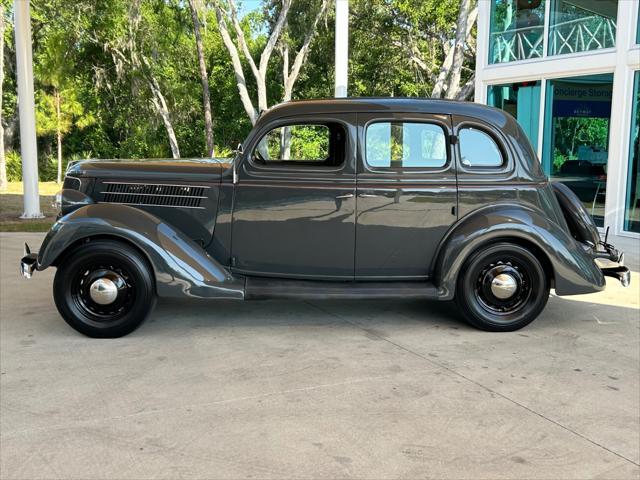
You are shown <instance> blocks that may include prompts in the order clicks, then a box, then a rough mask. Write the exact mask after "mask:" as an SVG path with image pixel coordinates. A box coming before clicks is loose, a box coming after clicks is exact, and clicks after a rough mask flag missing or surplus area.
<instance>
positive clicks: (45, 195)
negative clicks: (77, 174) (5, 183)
mask: <svg viewBox="0 0 640 480" xmlns="http://www.w3.org/2000/svg"><path fill="white" fill-rule="evenodd" d="M58 190H60V186H59V185H58V184H57V183H55V182H41V183H40V208H41V210H42V213H43V214H44V216H45V218H33V219H28V220H21V219H20V215H22V212H23V201H22V183H19V182H11V183H10V184H9V188H8V189H7V190H6V191H2V192H1V193H0V232H46V231H47V230H49V228H51V225H53V222H54V221H55V217H56V215H57V212H56V210H55V209H54V208H53V206H52V205H51V204H52V203H53V200H54V194H55V193H56V192H57V191H58Z"/></svg>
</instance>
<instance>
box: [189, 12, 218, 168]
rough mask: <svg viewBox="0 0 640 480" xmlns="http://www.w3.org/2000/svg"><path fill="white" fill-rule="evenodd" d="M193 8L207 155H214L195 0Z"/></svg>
mask: <svg viewBox="0 0 640 480" xmlns="http://www.w3.org/2000/svg"><path fill="white" fill-rule="evenodd" d="M189 7H190V8H191V18H192V19H193V33H194V35H195V37H196V49H197V50H198V62H199V64H200V82H201V83H202V107H203V109H204V130H205V135H206V138H207V156H209V157H213V152H214V144H213V119H212V115H211V101H210V99H209V77H208V75H207V64H206V63H205V60H204V48H203V46H202V36H201V35H200V20H199V19H198V11H197V10H196V6H195V3H194V0H189Z"/></svg>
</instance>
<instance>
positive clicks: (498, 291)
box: [491, 273, 518, 300]
mask: <svg viewBox="0 0 640 480" xmlns="http://www.w3.org/2000/svg"><path fill="white" fill-rule="evenodd" d="M517 291H518V282H517V281H516V279H515V278H513V277H512V276H511V275H509V274H508V273H500V274H498V275H496V276H495V277H494V278H493V280H492V281H491V293H493V295H494V296H495V297H496V298H499V299H500V300H506V299H507V298H511V297H513V295H515V293H516V292H517Z"/></svg>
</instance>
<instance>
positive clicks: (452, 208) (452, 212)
mask: <svg viewBox="0 0 640 480" xmlns="http://www.w3.org/2000/svg"><path fill="white" fill-rule="evenodd" d="M456 210H457V209H456V207H455V205H454V206H453V207H451V215H453V216H454V217H455V216H456Z"/></svg>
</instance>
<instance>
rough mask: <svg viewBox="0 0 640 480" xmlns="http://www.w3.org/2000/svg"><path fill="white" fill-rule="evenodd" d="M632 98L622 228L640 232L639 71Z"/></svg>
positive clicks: (636, 75)
mask: <svg viewBox="0 0 640 480" xmlns="http://www.w3.org/2000/svg"><path fill="white" fill-rule="evenodd" d="M633 99H634V100H633V112H632V117H631V136H630V138H629V168H628V170H627V198H626V202H625V209H624V229H625V230H627V231H629V232H637V233H640V152H639V151H638V137H639V135H638V133H639V130H640V72H636V73H635V77H634V82H633Z"/></svg>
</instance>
